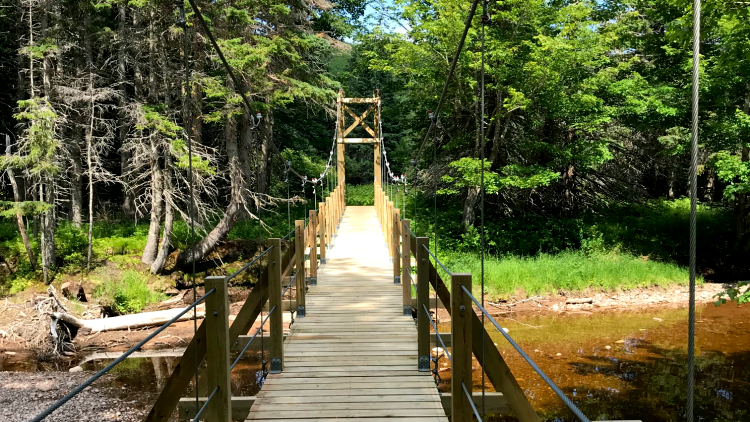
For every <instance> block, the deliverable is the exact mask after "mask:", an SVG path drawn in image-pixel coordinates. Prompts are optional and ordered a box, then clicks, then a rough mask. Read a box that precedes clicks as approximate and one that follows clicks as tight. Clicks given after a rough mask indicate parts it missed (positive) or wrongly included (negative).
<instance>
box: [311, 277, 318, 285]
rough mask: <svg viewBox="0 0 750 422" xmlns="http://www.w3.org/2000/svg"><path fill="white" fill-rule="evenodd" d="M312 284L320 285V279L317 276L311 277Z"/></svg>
mask: <svg viewBox="0 0 750 422" xmlns="http://www.w3.org/2000/svg"><path fill="white" fill-rule="evenodd" d="M310 285H311V286H317V285H318V279H317V278H315V277H310Z"/></svg>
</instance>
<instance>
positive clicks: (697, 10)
mask: <svg viewBox="0 0 750 422" xmlns="http://www.w3.org/2000/svg"><path fill="white" fill-rule="evenodd" d="M700 42H701V0H693V75H692V76H693V86H692V122H691V123H692V130H691V133H690V264H689V266H690V303H689V310H688V373H687V377H688V379H687V420H688V422H693V418H694V415H693V409H694V402H693V396H694V394H695V273H696V259H697V258H696V256H697V253H696V249H697V239H696V238H697V229H698V228H697V219H698V209H697V208H698V123H699V121H700V120H699V119H700V117H699V115H698V113H699V111H700V110H699V107H698V100H699V88H700V79H699V76H700Z"/></svg>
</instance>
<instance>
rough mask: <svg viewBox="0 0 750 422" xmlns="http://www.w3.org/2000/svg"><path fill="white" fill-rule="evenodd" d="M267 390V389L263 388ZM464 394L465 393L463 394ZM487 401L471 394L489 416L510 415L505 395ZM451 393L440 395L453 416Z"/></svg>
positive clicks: (494, 394)
mask: <svg viewBox="0 0 750 422" xmlns="http://www.w3.org/2000/svg"><path fill="white" fill-rule="evenodd" d="M263 388H265V387H263ZM462 394H463V393H462ZM485 395H486V397H485V398H486V400H485V401H484V405H483V404H482V393H481V392H476V391H475V392H473V393H472V394H471V398H472V400H473V401H474V405H475V406H476V407H477V409H480V412H481V411H482V410H481V409H484V412H485V413H486V414H489V415H493V414H507V413H510V406H508V399H506V398H505V396H504V395H503V393H498V392H495V391H488V392H486V393H485ZM451 397H452V394H451V393H442V394H441V395H440V400H441V401H442V403H443V409H444V410H445V414H446V415H450V414H451V409H452V406H451Z"/></svg>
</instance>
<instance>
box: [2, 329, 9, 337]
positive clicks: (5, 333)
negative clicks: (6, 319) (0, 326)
mask: <svg viewBox="0 0 750 422" xmlns="http://www.w3.org/2000/svg"><path fill="white" fill-rule="evenodd" d="M5 337H8V332H7V331H5V330H0V338H5Z"/></svg>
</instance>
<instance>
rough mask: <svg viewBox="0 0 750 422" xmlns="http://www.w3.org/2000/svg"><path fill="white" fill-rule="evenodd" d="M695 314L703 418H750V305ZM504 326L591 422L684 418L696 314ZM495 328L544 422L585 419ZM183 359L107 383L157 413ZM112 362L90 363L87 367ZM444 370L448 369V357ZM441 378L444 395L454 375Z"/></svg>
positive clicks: (245, 386) (539, 319) (241, 376)
mask: <svg viewBox="0 0 750 422" xmlns="http://www.w3.org/2000/svg"><path fill="white" fill-rule="evenodd" d="M696 315H697V318H696V390H695V414H696V420H698V421H750V405H749V404H750V306H743V307H737V306H735V305H731V304H729V305H724V306H720V307H715V306H714V305H712V304H708V305H699V306H698V309H697V313H696ZM499 322H500V324H501V325H503V326H504V327H507V328H508V330H509V333H510V335H511V336H512V337H513V338H514V339H515V340H516V341H517V342H518V344H519V345H520V346H521V347H522V348H523V349H524V350H525V351H526V352H528V353H529V355H531V356H532V358H533V359H534V360H535V361H536V362H537V364H538V365H539V366H540V367H541V368H542V370H543V371H545V372H546V373H547V374H548V375H549V376H550V378H552V380H553V381H554V382H555V383H556V384H557V385H558V386H560V388H562V390H563V391H564V392H565V393H566V394H567V395H568V396H569V397H570V398H571V399H572V400H573V401H574V402H575V403H576V404H577V405H578V406H580V408H581V410H582V411H583V412H584V413H585V414H586V415H587V416H588V417H589V418H590V419H591V420H642V421H658V422H661V421H665V422H666V421H677V420H684V410H685V401H686V393H685V391H686V390H685V389H686V385H685V379H686V373H687V369H686V361H687V352H686V351H687V347H686V346H687V309H685V308H682V309H673V308H670V309H650V310H636V311H618V312H611V311H608V312H594V313H576V314H563V313H561V314H555V315H542V316H517V317H514V318H512V319H511V318H501V319H499ZM487 330H488V331H489V332H490V333H491V335H492V337H493V340H494V342H495V343H496V344H497V346H496V347H498V349H499V350H500V351H501V353H502V354H503V356H504V357H505V359H506V361H507V363H508V365H509V366H510V368H511V369H512V371H513V373H514V375H515V376H516V378H517V380H518V382H519V384H520V385H521V387H522V388H523V390H524V392H525V393H526V395H527V397H529V399H530V400H531V403H532V406H533V407H534V408H535V409H536V410H537V412H538V413H539V414H540V415H541V416H542V419H543V420H545V421H555V422H565V421H574V420H576V419H575V418H574V417H573V415H572V413H571V412H570V411H568V410H567V408H565V406H564V405H563V404H562V402H561V401H560V400H559V399H558V398H557V396H556V395H555V394H554V393H553V392H552V390H551V389H550V388H549V387H548V386H547V385H546V384H545V383H544V382H543V381H542V380H541V378H540V377H539V376H537V375H536V374H535V373H534V372H533V370H531V368H530V367H529V366H528V365H527V364H526V363H525V361H523V359H522V358H521V357H520V356H519V355H518V354H517V353H516V352H515V350H513V349H512V348H511V347H510V345H509V344H508V343H507V342H506V341H505V339H504V338H503V337H502V336H501V335H500V334H499V333H497V331H496V329H495V328H494V326H492V325H489V324H488V326H487ZM492 346H493V347H495V346H494V345H492ZM177 359H178V358H176V357H165V356H160V357H153V358H137V359H128V360H126V362H124V363H123V364H121V365H119V366H118V367H117V368H116V369H115V370H114V371H113V373H112V374H111V376H109V377H107V380H108V381H106V382H107V383H109V384H110V386H113V387H117V389H118V390H121V391H123V394H126V392H127V391H138V392H139V393H140V394H139V396H140V397H143V402H142V404H143V405H144V406H145V407H148V406H149V405H150V404H151V403H150V401H152V400H153V398H154V397H155V394H156V393H157V392H158V391H159V389H160V388H161V386H162V384H163V382H164V380H165V378H166V377H167V376H168V374H169V373H170V371H171V370H172V367H173V366H174V364H175V363H176V361H177ZM107 362H108V361H107V360H95V361H89V362H87V363H86V364H84V369H87V370H94V369H99V368H100V367H102V366H103V365H105V364H106V363H107ZM440 363H441V367H447V366H448V363H447V359H446V358H443V359H441V362H440ZM475 366H477V365H475ZM259 368H260V359H259V358H258V356H255V355H250V356H248V357H247V358H245V359H243V361H242V362H241V363H240V365H238V367H237V368H236V369H235V371H234V372H233V375H232V388H233V393H234V394H235V395H253V394H255V393H257V391H258V387H257V386H258V374H259ZM50 369H53V368H47V367H41V366H38V365H31V366H29V367H24V368H21V367H15V368H0V370H26V371H28V370H31V371H34V370H37V371H38V370H50ZM60 369H62V368H60ZM63 370H64V369H63ZM441 375H442V376H443V383H441V389H442V390H443V391H445V390H447V388H448V386H449V379H450V376H449V371H447V370H444V371H443V372H441ZM481 379H482V374H481V371H480V370H478V369H477V370H475V372H474V389H475V390H476V391H478V390H480V387H479V386H480V385H481ZM491 390H492V389H491V388H488V391H491ZM487 420H489V421H495V422H500V421H513V420H514V418H512V417H508V416H491V417H488V418H487Z"/></svg>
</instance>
